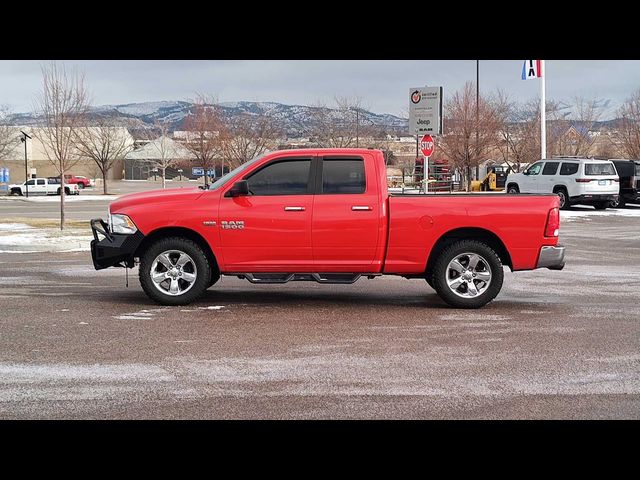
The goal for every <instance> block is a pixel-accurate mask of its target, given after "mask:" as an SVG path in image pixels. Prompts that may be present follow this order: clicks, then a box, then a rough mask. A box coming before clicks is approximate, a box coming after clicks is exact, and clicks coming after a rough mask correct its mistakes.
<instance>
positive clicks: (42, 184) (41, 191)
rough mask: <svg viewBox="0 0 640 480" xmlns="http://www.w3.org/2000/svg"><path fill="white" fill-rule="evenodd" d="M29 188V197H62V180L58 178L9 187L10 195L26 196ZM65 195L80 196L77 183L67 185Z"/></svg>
mask: <svg viewBox="0 0 640 480" xmlns="http://www.w3.org/2000/svg"><path fill="white" fill-rule="evenodd" d="M27 186H28V187H29V195H60V179H59V178H57V177H49V178H30V179H29V180H27V181H26V182H22V183H17V184H13V185H9V194H10V195H25V194H26V193H27ZM64 193H65V194H66V195H79V194H80V190H79V189H78V185H77V184H75V183H71V184H65V186H64Z"/></svg>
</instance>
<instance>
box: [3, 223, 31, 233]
mask: <svg viewBox="0 0 640 480" xmlns="http://www.w3.org/2000/svg"><path fill="white" fill-rule="evenodd" d="M32 229H33V227H30V226H29V225H27V224H26V223H0V232H22V231H24V230H32Z"/></svg>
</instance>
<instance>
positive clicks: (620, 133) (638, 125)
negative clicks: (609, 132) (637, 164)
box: [613, 89, 640, 159]
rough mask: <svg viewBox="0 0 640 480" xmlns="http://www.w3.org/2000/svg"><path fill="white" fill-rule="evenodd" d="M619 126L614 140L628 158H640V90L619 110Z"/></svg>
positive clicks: (614, 133) (614, 134)
mask: <svg viewBox="0 0 640 480" xmlns="http://www.w3.org/2000/svg"><path fill="white" fill-rule="evenodd" d="M617 113H618V118H619V119H620V120H619V121H618V126H617V128H616V129H615V131H614V132H613V140H614V141H615V143H616V144H617V145H618V148H619V149H620V151H621V152H622V154H623V155H624V156H625V157H626V158H633V159H635V158H640V89H638V90H636V91H635V92H633V94H632V95H631V96H630V97H629V98H627V100H625V102H624V103H623V104H622V105H621V106H620V108H619V109H618V112H617Z"/></svg>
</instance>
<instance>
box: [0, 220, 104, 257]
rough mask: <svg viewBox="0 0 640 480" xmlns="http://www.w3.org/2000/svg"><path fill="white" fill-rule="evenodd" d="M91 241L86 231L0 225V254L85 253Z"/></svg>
mask: <svg viewBox="0 0 640 480" xmlns="http://www.w3.org/2000/svg"><path fill="white" fill-rule="evenodd" d="M91 240H93V236H92V235H89V233H88V232H87V230H79V229H68V230H63V231H60V230H59V229H57V228H34V227H30V226H29V225H26V224H22V223H3V224H0V253H34V252H86V251H89V250H90V248H91Z"/></svg>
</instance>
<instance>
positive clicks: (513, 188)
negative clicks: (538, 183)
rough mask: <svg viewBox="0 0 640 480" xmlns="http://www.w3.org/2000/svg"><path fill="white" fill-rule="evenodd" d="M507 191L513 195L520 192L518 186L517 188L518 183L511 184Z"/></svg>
mask: <svg viewBox="0 0 640 480" xmlns="http://www.w3.org/2000/svg"><path fill="white" fill-rule="evenodd" d="M507 193H509V194H511V195H514V194H516V193H520V188H518V185H516V184H511V185H509V187H508V188H507Z"/></svg>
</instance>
